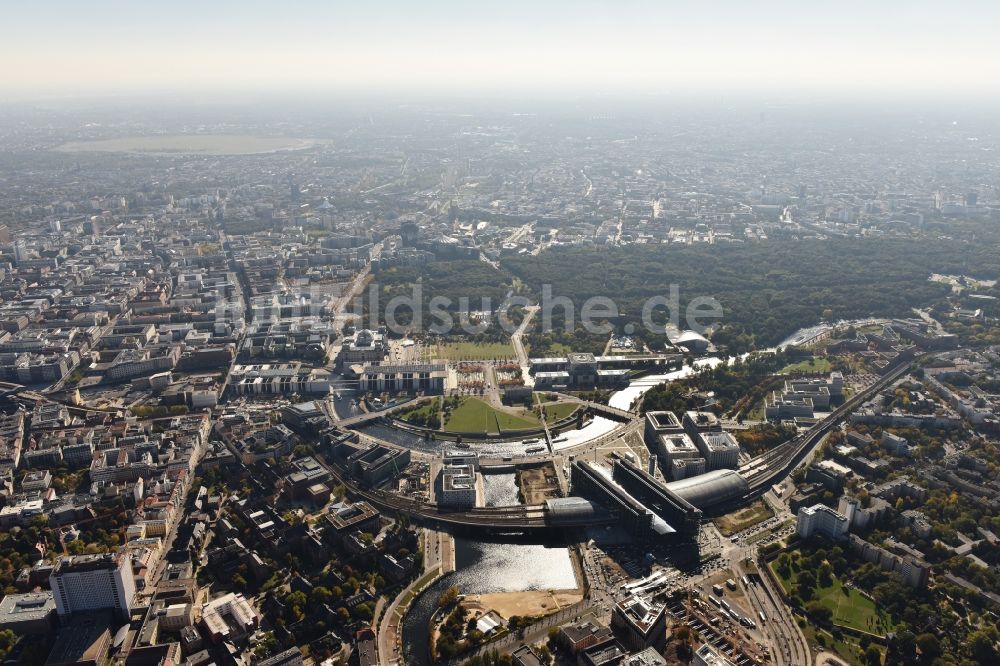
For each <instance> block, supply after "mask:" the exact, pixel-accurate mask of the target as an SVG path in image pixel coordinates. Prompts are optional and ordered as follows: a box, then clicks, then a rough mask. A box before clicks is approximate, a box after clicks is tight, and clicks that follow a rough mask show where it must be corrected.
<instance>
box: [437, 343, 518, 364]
mask: <svg viewBox="0 0 1000 666" xmlns="http://www.w3.org/2000/svg"><path fill="white" fill-rule="evenodd" d="M424 353H425V355H426V357H427V358H428V359H441V360H445V361H488V360H492V359H513V358H515V354H514V348H513V347H511V346H510V344H509V343H507V342H443V343H436V344H432V345H429V346H428V347H427V348H426V350H425V352H424Z"/></svg>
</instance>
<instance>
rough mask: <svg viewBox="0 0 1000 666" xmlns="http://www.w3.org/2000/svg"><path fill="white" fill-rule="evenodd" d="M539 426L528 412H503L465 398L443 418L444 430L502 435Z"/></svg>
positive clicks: (476, 399)
mask: <svg viewBox="0 0 1000 666" xmlns="http://www.w3.org/2000/svg"><path fill="white" fill-rule="evenodd" d="M539 425H540V424H539V422H538V419H536V418H535V417H534V416H533V415H532V414H531V413H530V412H519V413H513V412H508V411H503V410H499V409H495V408H493V407H491V406H490V405H489V404H487V403H486V402H484V401H482V400H480V399H479V398H472V397H465V398H461V399H460V400H459V403H458V405H457V406H456V407H453V408H452V409H451V411H450V412H449V413H448V415H447V416H446V417H445V423H444V430H446V431H448V432H486V433H502V432H505V431H508V430H526V429H530V428H537V427H538V426H539Z"/></svg>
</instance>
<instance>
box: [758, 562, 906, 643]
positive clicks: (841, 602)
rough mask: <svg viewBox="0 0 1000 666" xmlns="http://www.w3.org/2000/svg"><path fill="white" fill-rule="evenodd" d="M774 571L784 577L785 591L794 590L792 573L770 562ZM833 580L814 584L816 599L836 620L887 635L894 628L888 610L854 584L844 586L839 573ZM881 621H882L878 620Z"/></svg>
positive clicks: (782, 581) (779, 577) (873, 632)
mask: <svg viewBox="0 0 1000 666" xmlns="http://www.w3.org/2000/svg"><path fill="white" fill-rule="evenodd" d="M770 566H771V571H773V572H774V575H775V576H776V577H777V578H778V580H780V581H781V585H782V587H784V588H785V592H791V590H792V585H793V584H792V577H793V576H794V575H795V574H794V573H792V574H791V575H790V576H789V577H788V578H785V577H784V576H782V575H781V574H780V573H778V571H777V569H776V568H775V566H774V562H772V563H771V565H770ZM832 581H833V582H832V584H831V585H829V586H828V587H820V586H818V585H817V586H816V587H815V588H813V599H816V600H817V601H819V602H820V603H822V604H823V605H824V606H826V607H827V608H829V609H830V610H831V611H832V612H833V622H834V623H835V624H839V625H841V626H844V627H853V628H855V629H859V630H861V631H867V632H869V633H872V634H879V635H884V634H885V632H886V631H889V630H891V629H892V626H893V625H892V619H891V618H890V617H889V615H888V614H887V613H883V612H880V611H879V610H878V609H877V608H875V603H874V602H873V601H872V600H870V599H868V598H867V597H865V596H864V595H862V594H861V593H860V592H858V591H857V590H856V589H854V588H853V587H844V584H843V583H842V582H841V581H840V579H839V578H837V577H836V576H833V577H832ZM879 621H881V624H879Z"/></svg>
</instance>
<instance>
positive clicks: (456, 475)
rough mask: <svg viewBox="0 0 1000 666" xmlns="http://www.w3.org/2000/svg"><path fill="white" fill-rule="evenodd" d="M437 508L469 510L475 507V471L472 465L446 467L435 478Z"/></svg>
mask: <svg viewBox="0 0 1000 666" xmlns="http://www.w3.org/2000/svg"><path fill="white" fill-rule="evenodd" d="M435 495H436V499H437V503H438V506H447V507H452V508H456V509H471V508H473V507H474V506H476V469H475V468H474V467H473V466H472V465H446V466H444V467H442V468H441V471H440V472H439V473H438V477H437V487H436V488H435Z"/></svg>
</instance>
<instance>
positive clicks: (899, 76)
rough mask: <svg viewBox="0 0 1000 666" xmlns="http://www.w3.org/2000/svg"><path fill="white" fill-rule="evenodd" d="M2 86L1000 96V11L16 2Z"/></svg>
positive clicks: (924, 5) (372, 1)
mask: <svg viewBox="0 0 1000 666" xmlns="http://www.w3.org/2000/svg"><path fill="white" fill-rule="evenodd" d="M0 16H2V25H3V32H2V39H0V62H2V63H3V75H2V76H0V93H3V95H4V96H6V97H22V96H25V95H44V96H50V95H56V96H63V95H75V94H81V93H82V94H99V95H100V94H115V93H121V92H129V91H138V92H150V91H153V92H155V91H164V92H175V91H182V90H190V91H204V90H217V91H227V90H234V91H236V90H239V91H256V90H281V89H305V90H312V91H319V92H323V93H326V92H332V93H337V92H356V91H362V90H363V91H379V92H384V91H390V92H391V91H396V90H399V91H422V92H431V93H449V92H453V93H458V94H476V93H488V94H506V93H508V92H509V93H512V94H525V93H527V94H531V93H549V94H562V93H572V94H587V93H593V94H615V93H620V92H621V93H624V92H635V93H647V94H662V93H667V94H676V93H686V92H709V93H718V92H726V93H741V92H757V93H765V94H773V93H784V94H788V95H797V94H800V93H806V94H816V93H823V94H829V95H834V96H836V95H851V94H858V93H875V94H880V95H886V94H888V95H892V94H897V93H900V94H904V93H905V94H914V93H915V94H920V95H922V96H928V95H930V96H935V95H942V96H949V95H956V94H959V95H968V94H983V95H986V94H988V95H993V94H996V92H997V91H996V90H995V88H996V85H997V84H996V82H997V81H1000V39H998V38H997V37H996V26H997V25H998V24H1000V2H997V1H996V0H992V1H986V2H972V1H964V0H952V1H951V2H944V1H937V2H924V1H920V0H905V1H904V0H864V1H861V2H859V1H853V0H837V1H835V2H827V1H825V0H824V1H820V0H796V1H794V2H793V1H785V2H768V1H758V0H732V1H721V0H720V1H717V2H712V1H711V0H704V1H691V2H678V1H673V0H658V1H652V2H644V1H629V0H619V1H617V2H597V1H589V0H533V1H531V2H522V1H520V0H496V1H492V2H480V1H477V0H466V1H464V2H434V1H433V0H430V1H423V2H421V1H419V0H410V1H407V2H390V1H380V0H352V1H350V2H339V1H336V0H323V1H320V0H315V1H309V0H300V1H296V0H284V1H281V2H277V1H275V2H262V1H256V0H238V1H237V0H199V1H197V2H195V1H193V0H163V1H159V2H149V1H146V0H131V1H129V2H125V1H109V2H104V1H101V0H42V1H36V2H8V3H4V6H3V9H2V13H0Z"/></svg>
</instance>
